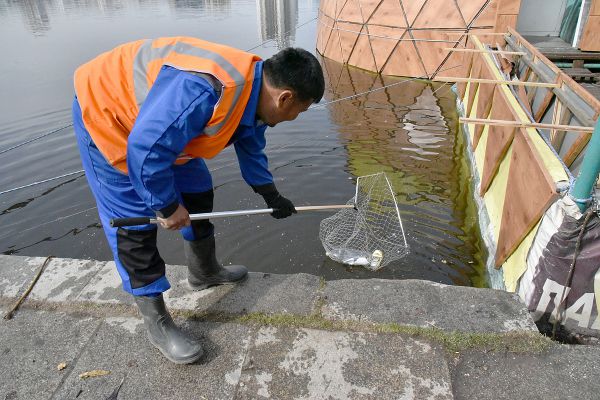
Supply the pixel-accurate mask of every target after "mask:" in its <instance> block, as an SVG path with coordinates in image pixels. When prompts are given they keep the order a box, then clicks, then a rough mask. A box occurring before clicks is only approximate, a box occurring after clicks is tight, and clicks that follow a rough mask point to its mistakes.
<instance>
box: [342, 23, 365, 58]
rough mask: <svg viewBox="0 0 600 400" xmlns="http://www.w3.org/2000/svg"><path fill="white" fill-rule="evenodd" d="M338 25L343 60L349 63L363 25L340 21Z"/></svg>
mask: <svg viewBox="0 0 600 400" xmlns="http://www.w3.org/2000/svg"><path fill="white" fill-rule="evenodd" d="M336 26H337V28H338V34H339V35H340V44H341V47H342V62H344V63H347V62H348V60H349V59H350V55H351V54H352V51H353V50H354V45H355V44H356V41H357V40H358V37H359V36H360V29H361V25H358V24H352V23H348V22H340V21H338V22H337V25H336Z"/></svg>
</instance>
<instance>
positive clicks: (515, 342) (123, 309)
mask: <svg viewBox="0 0 600 400" xmlns="http://www.w3.org/2000/svg"><path fill="white" fill-rule="evenodd" d="M323 302H324V299H323V298H322V297H319V298H318V299H317V304H316V307H315V312H314V313H313V314H311V315H295V314H284V313H277V314H266V313H261V312H254V313H249V314H242V315H239V314H228V313H211V312H197V311H185V310H172V314H173V316H175V317H178V318H185V319H193V320H200V321H207V322H220V323H238V324H252V325H261V326H263V325H270V326H276V327H289V328H310V329H320V330H329V331H350V332H372V333H380V334H389V335H405V336H411V337H414V338H420V339H423V340H427V341H430V342H432V343H438V344H440V345H442V346H443V347H444V348H445V349H446V350H447V351H448V352H451V353H457V352H461V351H465V350H469V349H475V350H480V351H493V352H514V353H539V352H543V351H545V350H546V349H548V348H549V347H550V346H552V345H553V344H554V342H553V341H552V340H551V339H550V338H548V337H546V336H543V335H541V334H540V333H537V332H529V331H520V332H507V333H469V332H447V331H444V330H441V329H439V328H435V327H431V328H430V327H418V326H411V325H400V324H396V323H388V324H381V323H370V322H364V321H351V320H348V321H332V320H329V319H326V318H324V317H323V315H322V314H321V308H322V305H323ZM21 308H26V309H37V310H46V311H61V312H67V313H70V314H77V315H91V316H95V317H101V318H102V317H107V316H116V315H119V316H136V315H137V312H136V309H135V307H133V306H132V305H127V304H97V303H92V302H78V303H62V302H57V303H48V302H42V301H33V300H29V301H27V302H26V303H24V304H23V305H22V307H21Z"/></svg>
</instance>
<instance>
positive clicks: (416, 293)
mask: <svg viewBox="0 0 600 400" xmlns="http://www.w3.org/2000/svg"><path fill="white" fill-rule="evenodd" d="M324 297H325V305H324V307H323V315H324V317H325V318H328V319H331V320H354V321H367V322H378V323H392V322H393V323H398V324H401V325H414V326H419V327H429V328H431V327H435V328H438V329H442V330H444V331H458V332H495V333H503V332H511V331H531V332H537V327H536V325H535V323H534V322H533V319H532V318H531V316H530V315H529V313H528V311H527V309H526V308H525V306H524V305H523V304H522V303H521V302H520V300H519V298H518V297H517V296H516V295H513V294H511V293H508V292H503V291H499V290H493V289H476V288H470V287H463V286H448V285H442V284H439V283H434V282H429V281H421V280H402V281H393V280H383V279H369V280H338V281H330V282H327V286H326V287H325V290H324Z"/></svg>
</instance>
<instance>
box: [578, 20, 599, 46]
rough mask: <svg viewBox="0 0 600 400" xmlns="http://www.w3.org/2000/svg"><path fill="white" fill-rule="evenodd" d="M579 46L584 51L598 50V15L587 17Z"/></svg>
mask: <svg viewBox="0 0 600 400" xmlns="http://www.w3.org/2000/svg"><path fill="white" fill-rule="evenodd" d="M579 48H580V49H581V50H584V51H600V15H590V16H589V17H588V19H587V23H586V24H585V28H584V30H583V34H582V35H581V40H580V41H579Z"/></svg>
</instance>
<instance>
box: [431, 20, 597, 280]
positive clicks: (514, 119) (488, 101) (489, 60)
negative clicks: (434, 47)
mask: <svg viewBox="0 0 600 400" xmlns="http://www.w3.org/2000/svg"><path fill="white" fill-rule="evenodd" d="M503 44H505V45H506V46H505V47H504V48H503V46H502V45H500V44H498V43H494V46H493V47H495V48H497V50H493V49H492V48H491V47H492V46H485V45H484V44H483V43H482V42H481V41H480V40H479V38H478V37H477V36H470V37H469V41H468V43H467V48H468V49H469V50H468V51H460V53H461V54H462V62H463V63H464V66H465V70H466V71H468V72H467V77H466V78H464V77H460V78H455V79H454V81H455V82H457V83H458V94H459V97H461V99H462V101H463V103H464V104H465V113H466V116H465V117H463V118H460V121H461V122H462V123H464V124H466V125H467V126H469V132H470V135H471V141H470V142H471V146H472V151H473V152H474V153H476V154H479V157H475V158H476V159H478V160H479V162H478V163H477V164H478V165H477V168H478V170H479V172H480V185H479V186H480V187H479V194H480V195H481V196H482V197H483V198H484V199H485V198H487V197H489V196H496V197H497V196H498V195H499V194H498V191H497V190H495V188H496V187H497V185H505V187H504V190H503V199H497V198H496V199H495V201H494V202H495V203H496V204H501V206H499V207H498V210H496V215H498V216H499V217H500V218H499V221H496V223H499V227H498V229H497V235H498V236H497V246H496V254H495V265H496V268H500V267H501V266H502V265H503V264H504V263H505V262H506V261H507V260H508V259H509V258H510V256H511V255H512V254H513V253H514V252H515V250H516V249H517V248H518V247H519V246H520V245H521V243H522V242H523V240H524V239H525V237H527V236H528V235H529V234H530V232H531V230H532V228H533V227H534V226H535V225H536V224H537V223H538V222H539V221H540V219H541V217H542V216H543V213H544V212H545V211H546V209H547V208H548V207H549V206H550V204H552V203H553V202H554V201H555V200H556V198H557V197H558V193H557V190H556V187H557V183H558V181H559V180H567V179H568V176H569V174H571V175H576V174H577V168H578V167H579V165H578V163H577V162H576V161H577V160H579V159H580V158H581V156H582V153H583V150H584V149H585V147H586V145H587V143H588V141H589V139H590V137H591V132H592V131H593V126H594V125H595V121H596V120H597V119H598V116H599V114H600V101H598V100H597V99H595V98H594V97H593V96H592V95H591V94H589V93H588V92H587V91H586V90H585V89H584V88H582V87H581V86H580V85H579V84H577V83H576V82H574V81H573V80H572V79H571V78H570V77H568V76H567V75H566V74H565V73H564V72H562V71H561V70H560V69H559V68H557V67H556V66H555V65H554V64H552V63H551V62H550V61H549V60H547V59H546V58H545V57H544V56H543V55H542V54H541V53H540V52H539V51H538V50H537V49H536V48H535V47H533V46H532V45H531V44H529V43H528V42H527V41H526V40H525V39H523V38H522V37H521V36H520V35H519V34H518V33H516V32H515V31H514V30H513V29H510V28H509V29H508V33H507V34H506V35H504V42H503ZM457 53H458V52H457ZM506 56H510V58H508V59H503V58H504V57H506ZM507 64H508V66H509V68H507V69H506V70H504V69H503V66H504V67H505V66H507ZM512 79H518V80H515V81H513V80H512ZM440 80H444V81H452V78H447V79H446V78H444V79H440ZM482 142H483V144H482ZM552 152H554V153H555V154H556V155H558V157H560V161H562V163H563V164H564V166H565V167H566V168H568V170H565V168H563V167H560V164H559V163H560V161H559V159H558V157H556V155H553V154H552ZM542 153H545V154H544V156H542ZM548 163H550V164H552V163H553V164H554V166H555V167H556V165H558V166H559V169H560V170H562V171H563V172H564V176H563V177H562V178H561V177H557V175H556V173H555V176H552V174H550V173H549V171H550V169H551V168H552V167H551V166H549V165H548ZM501 169H503V174H502V175H503V176H502V177H501V178H498V182H496V179H497V174H499V171H500V170H501ZM555 169H556V168H555ZM559 175H560V174H559ZM493 189H494V190H493ZM488 193H489V194H488ZM494 202H492V203H494Z"/></svg>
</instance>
